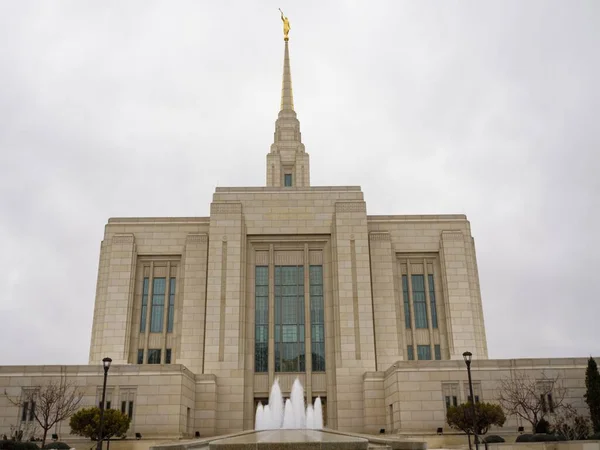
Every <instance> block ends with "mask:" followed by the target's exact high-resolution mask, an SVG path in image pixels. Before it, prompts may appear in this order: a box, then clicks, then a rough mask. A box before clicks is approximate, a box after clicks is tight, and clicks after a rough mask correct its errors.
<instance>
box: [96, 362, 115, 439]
mask: <svg viewBox="0 0 600 450" xmlns="http://www.w3.org/2000/svg"><path fill="white" fill-rule="evenodd" d="M111 362H112V359H111V358H108V357H106V358H104V359H103V360H102V368H103V369H104V382H103V384H102V400H101V401H100V425H99V426H98V442H97V443H96V449H97V450H102V440H103V439H102V434H103V432H104V403H105V400H106V379H107V378H108V369H110V363H111Z"/></svg>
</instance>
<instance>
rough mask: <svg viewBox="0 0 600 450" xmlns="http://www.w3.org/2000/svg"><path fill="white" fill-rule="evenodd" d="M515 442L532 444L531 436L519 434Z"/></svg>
mask: <svg viewBox="0 0 600 450" xmlns="http://www.w3.org/2000/svg"><path fill="white" fill-rule="evenodd" d="M515 442H533V434H520V435H518V436H517V439H516V440H515Z"/></svg>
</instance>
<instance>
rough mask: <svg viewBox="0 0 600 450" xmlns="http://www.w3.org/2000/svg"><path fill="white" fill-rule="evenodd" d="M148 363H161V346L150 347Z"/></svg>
mask: <svg viewBox="0 0 600 450" xmlns="http://www.w3.org/2000/svg"><path fill="white" fill-rule="evenodd" d="M148 364H160V348H150V349H148Z"/></svg>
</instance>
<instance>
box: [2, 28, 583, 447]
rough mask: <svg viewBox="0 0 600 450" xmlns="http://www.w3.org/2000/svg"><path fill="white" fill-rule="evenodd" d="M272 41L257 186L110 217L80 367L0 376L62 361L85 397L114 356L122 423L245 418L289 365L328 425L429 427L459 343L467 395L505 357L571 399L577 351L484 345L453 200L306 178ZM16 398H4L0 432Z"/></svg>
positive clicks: (471, 259)
mask: <svg viewBox="0 0 600 450" xmlns="http://www.w3.org/2000/svg"><path fill="white" fill-rule="evenodd" d="M284 45H285V47H284V60H283V85H282V91H281V106H280V111H279V115H278V118H277V120H276V123H275V133H274V141H273V144H272V145H271V148H270V151H269V152H268V153H267V155H266V167H265V174H266V180H265V185H264V186H255V187H229V188H228V187H219V188H217V189H216V191H215V193H214V195H213V201H212V203H211V205H210V216H209V217H153V218H111V219H109V220H108V224H107V225H106V228H105V233H104V237H103V240H102V244H101V250H100V262H99V269H98V281H97V291H96V299H95V306H94V319H93V330H92V337H91V345H90V355H89V365H83V366H27V367H23V366H19V367H15V366H5V367H2V368H0V389H7V392H8V393H9V394H10V395H12V396H15V397H18V396H20V395H24V394H23V392H25V391H26V390H27V389H28V388H30V387H31V386H36V385H41V384H43V383H44V382H45V380H50V379H57V377H60V376H66V377H70V378H72V379H75V380H77V383H78V384H79V385H80V386H81V388H82V389H83V390H84V391H85V397H84V399H83V401H82V406H88V405H94V404H98V402H99V401H100V400H99V399H100V394H101V388H102V367H101V360H102V359H103V358H104V357H110V358H112V361H113V362H112V366H111V368H110V372H109V377H108V390H107V401H110V403H111V407H113V408H120V409H121V410H122V411H123V412H126V413H128V414H129V415H130V416H131V417H132V425H131V428H130V430H129V434H131V435H133V434H134V433H136V432H137V433H141V434H142V435H144V436H159V437H163V438H164V437H172V438H180V437H192V436H194V434H195V433H196V432H199V433H200V435H201V436H207V435H217V434H225V433H230V432H235V431H240V430H243V429H251V428H253V426H254V416H255V407H256V404H257V403H258V401H262V402H263V403H264V402H266V401H267V398H268V396H269V390H270V387H271V385H272V384H273V382H274V380H275V379H278V380H279V382H280V384H281V386H282V390H283V392H284V395H289V391H290V388H291V385H292V382H293V381H294V380H295V379H296V378H299V379H300V381H301V382H302V384H303V386H304V388H305V393H306V398H307V400H312V399H314V398H316V397H317V396H319V397H321V399H322V401H323V404H324V409H325V416H326V417H325V422H326V425H327V427H329V428H334V429H339V430H345V431H363V432H373V433H379V431H380V429H386V432H388V433H389V432H426V433H433V432H435V431H436V430H437V429H438V428H440V427H446V428H447V424H446V423H445V410H446V407H447V406H448V405H452V404H458V403H461V402H464V401H466V400H467V398H468V396H469V394H468V386H467V373H466V370H465V363H464V361H463V353H464V352H471V353H472V355H473V364H472V368H473V381H474V390H475V397H476V399H477V400H480V399H484V400H485V401H494V400H495V398H496V389H497V385H498V380H500V379H502V378H503V377H510V376H511V374H514V373H515V371H523V372H524V373H525V372H526V373H529V374H532V375H531V376H534V377H541V376H542V375H541V374H546V375H548V376H554V375H556V374H558V375H560V376H561V377H562V380H563V381H564V383H565V386H566V387H567V388H568V394H567V395H568V397H569V399H570V401H571V403H573V404H574V405H575V406H576V407H577V408H581V409H582V410H583V408H584V406H585V404H584V402H583V398H582V395H583V392H584V389H585V388H584V373H585V367H586V363H587V361H586V360H585V359H536V360H489V359H488V349H487V344H486V334H485V325H484V315H483V307H482V299H481V294H480V286H479V276H478V270H477V259H476V253H475V246H474V240H473V236H472V235H471V229H470V225H469V221H468V220H467V218H466V217H465V216H464V215H460V214H456V215H385V216H381V215H377V216H374V215H368V214H367V210H368V208H367V204H366V203H365V201H364V196H363V192H362V191H361V188H360V187H359V186H312V185H311V176H310V156H309V154H308V153H307V152H306V149H305V146H304V143H303V142H302V135H301V133H300V122H299V120H298V118H297V115H296V111H295V110H294V99H293V94H292V77H291V69H290V51H289V50H290V49H289V41H288V40H285V44H284ZM314 151H319V150H318V149H315V150H314ZM507 332H508V330H507ZM26 409H27V406H24V407H23V406H21V407H17V406H14V405H12V404H9V403H7V401H6V399H0V411H1V412H0V433H8V430H9V428H10V426H11V425H13V426H18V424H19V423H22V422H23V421H25V422H26V421H28V420H29V418H30V415H29V414H28V412H27V411H26ZM520 425H525V426H527V424H523V423H521V422H519V421H518V420H517V419H516V418H514V417H513V418H510V420H509V422H508V423H507V425H506V427H511V429H514V430H516V428H517V427H518V426H520ZM57 432H61V433H62V434H63V435H64V434H67V433H68V432H69V429H68V424H66V423H65V424H61V426H60V429H57Z"/></svg>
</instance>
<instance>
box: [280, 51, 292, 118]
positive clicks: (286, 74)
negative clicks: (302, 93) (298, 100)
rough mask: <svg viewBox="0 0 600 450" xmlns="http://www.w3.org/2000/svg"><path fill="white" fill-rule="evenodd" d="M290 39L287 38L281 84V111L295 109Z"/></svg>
mask: <svg viewBox="0 0 600 450" xmlns="http://www.w3.org/2000/svg"><path fill="white" fill-rule="evenodd" d="M288 42H289V40H288V39H286V40H285V52H284V55H283V83H282V85H281V111H286V110H287V111H293V110H294V93H293V92H292V72H291V70H290V49H289V46H288Z"/></svg>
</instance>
